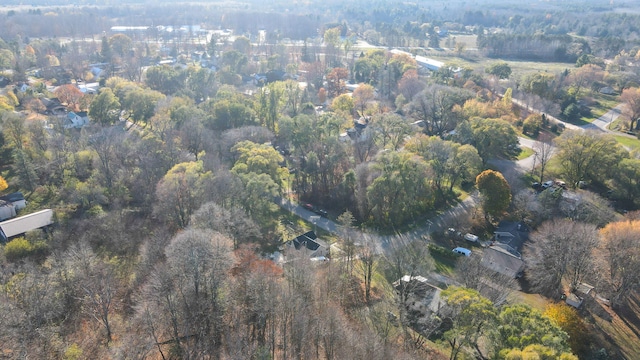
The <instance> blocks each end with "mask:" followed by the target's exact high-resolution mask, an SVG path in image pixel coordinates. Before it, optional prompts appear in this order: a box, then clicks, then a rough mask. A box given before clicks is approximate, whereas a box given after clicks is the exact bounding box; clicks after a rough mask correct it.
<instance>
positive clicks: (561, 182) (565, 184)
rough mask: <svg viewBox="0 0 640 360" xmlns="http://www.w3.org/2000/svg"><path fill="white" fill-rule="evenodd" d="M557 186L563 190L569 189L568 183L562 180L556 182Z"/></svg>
mask: <svg viewBox="0 0 640 360" xmlns="http://www.w3.org/2000/svg"><path fill="white" fill-rule="evenodd" d="M556 185H558V186H560V187H561V188H563V189H566V188H567V183H566V182H564V181H562V180H556Z"/></svg>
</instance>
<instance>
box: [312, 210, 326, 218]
mask: <svg viewBox="0 0 640 360" xmlns="http://www.w3.org/2000/svg"><path fill="white" fill-rule="evenodd" d="M314 212H315V213H316V214H318V215H320V216H322V217H327V215H329V213H327V211H326V210H323V209H316V210H315V211H314Z"/></svg>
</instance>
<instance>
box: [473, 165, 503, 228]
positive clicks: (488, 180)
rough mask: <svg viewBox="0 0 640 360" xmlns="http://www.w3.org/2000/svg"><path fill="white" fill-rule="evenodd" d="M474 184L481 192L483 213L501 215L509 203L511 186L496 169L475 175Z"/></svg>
mask: <svg viewBox="0 0 640 360" xmlns="http://www.w3.org/2000/svg"><path fill="white" fill-rule="evenodd" d="M476 186H477V187H478V190H479V191H480V193H481V194H482V208H483V209H484V212H485V214H487V215H491V216H494V217H495V216H500V215H502V214H503V213H504V212H505V211H506V210H507V208H508V207H509V204H510V203H511V187H510V186H509V183H507V180H505V178H504V176H502V174H501V173H500V172H498V171H493V170H485V171H483V172H481V173H480V174H479V175H478V176H477V177H476Z"/></svg>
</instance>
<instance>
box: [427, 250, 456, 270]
mask: <svg viewBox="0 0 640 360" xmlns="http://www.w3.org/2000/svg"><path fill="white" fill-rule="evenodd" d="M431 257H432V258H433V265H434V267H435V271H436V272H437V273H439V274H442V275H446V276H451V275H453V272H454V270H455V267H456V259H451V258H447V257H444V256H440V255H438V254H433V253H432V254H431Z"/></svg>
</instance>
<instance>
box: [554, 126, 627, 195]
mask: <svg viewBox="0 0 640 360" xmlns="http://www.w3.org/2000/svg"><path fill="white" fill-rule="evenodd" d="M555 142H556V148H557V151H556V157H557V158H558V160H559V162H560V166H561V173H562V175H563V176H564V178H565V179H566V181H567V183H568V184H569V186H572V187H575V186H577V184H578V182H579V181H588V180H592V181H595V182H599V183H603V182H604V181H605V180H607V179H608V178H609V177H610V176H611V175H612V174H613V171H614V169H615V166H616V165H617V164H618V163H620V161H621V160H622V159H624V158H626V157H628V156H629V155H628V153H627V151H626V150H624V149H623V148H622V147H621V146H620V145H619V144H618V143H617V141H616V140H615V138H613V137H612V136H610V135H605V134H600V133H596V132H591V131H585V132H580V131H571V130H569V131H565V132H563V133H562V135H561V136H560V137H558V138H556V139H555Z"/></svg>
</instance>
